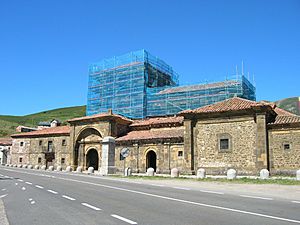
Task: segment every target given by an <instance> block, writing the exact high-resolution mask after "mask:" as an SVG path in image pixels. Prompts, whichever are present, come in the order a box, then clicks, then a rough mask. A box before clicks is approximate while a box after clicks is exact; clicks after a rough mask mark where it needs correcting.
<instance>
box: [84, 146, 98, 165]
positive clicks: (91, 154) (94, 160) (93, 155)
mask: <svg viewBox="0 0 300 225" xmlns="http://www.w3.org/2000/svg"><path fill="white" fill-rule="evenodd" d="M90 166H92V167H94V169H95V170H98V167H99V156H98V151H97V150H96V149H94V148H92V149H90V150H89V151H88V153H87V154H86V168H89V167H90Z"/></svg>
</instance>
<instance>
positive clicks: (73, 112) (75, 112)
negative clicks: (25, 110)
mask: <svg viewBox="0 0 300 225" xmlns="http://www.w3.org/2000/svg"><path fill="white" fill-rule="evenodd" d="M85 110H86V106H75V107H67V108H60V109H53V110H49V111H44V112H40V113H35V114H30V115H26V116H1V115H0V137H6V136H9V135H11V134H13V133H16V127H17V126H19V125H23V126H29V127H36V126H37V124H38V123H39V122H41V121H50V120H52V119H58V120H60V121H62V122H65V121H66V120H68V119H72V118H75V117H81V116H85Z"/></svg>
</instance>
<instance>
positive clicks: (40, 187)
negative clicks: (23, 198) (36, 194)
mask: <svg viewBox="0 0 300 225" xmlns="http://www.w3.org/2000/svg"><path fill="white" fill-rule="evenodd" d="M35 187H37V188H39V189H44V187H42V186H40V185H35Z"/></svg>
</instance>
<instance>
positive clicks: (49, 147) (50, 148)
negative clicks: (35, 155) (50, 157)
mask: <svg viewBox="0 0 300 225" xmlns="http://www.w3.org/2000/svg"><path fill="white" fill-rule="evenodd" d="M48 152H53V142H52V141H48Z"/></svg>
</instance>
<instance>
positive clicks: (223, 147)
mask: <svg viewBox="0 0 300 225" xmlns="http://www.w3.org/2000/svg"><path fill="white" fill-rule="evenodd" d="M228 149H229V139H228V138H222V139H220V150H228Z"/></svg>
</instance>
